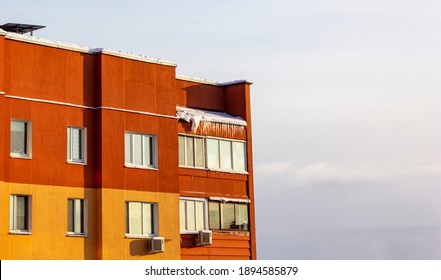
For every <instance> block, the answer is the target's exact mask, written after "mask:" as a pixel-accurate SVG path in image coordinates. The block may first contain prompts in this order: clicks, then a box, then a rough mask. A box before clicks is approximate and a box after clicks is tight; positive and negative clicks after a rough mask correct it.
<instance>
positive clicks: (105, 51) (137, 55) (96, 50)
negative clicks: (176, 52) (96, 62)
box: [91, 48, 177, 67]
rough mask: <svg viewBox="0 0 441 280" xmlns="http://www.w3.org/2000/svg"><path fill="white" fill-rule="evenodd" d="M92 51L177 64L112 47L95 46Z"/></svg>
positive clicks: (157, 62)
mask: <svg viewBox="0 0 441 280" xmlns="http://www.w3.org/2000/svg"><path fill="white" fill-rule="evenodd" d="M91 51H92V52H93V53H102V54H108V55H113V56H119V57H122V58H128V59H133V60H139V61H145V62H151V63H156V64H162V65H168V66H175V67H176V66H177V65H176V64H175V63H173V62H171V61H169V60H163V59H160V58H154V57H151V56H145V55H142V54H135V53H131V52H125V51H117V50H113V49H106V48H95V49H92V50H91Z"/></svg>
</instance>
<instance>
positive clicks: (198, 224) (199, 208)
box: [196, 201, 205, 231]
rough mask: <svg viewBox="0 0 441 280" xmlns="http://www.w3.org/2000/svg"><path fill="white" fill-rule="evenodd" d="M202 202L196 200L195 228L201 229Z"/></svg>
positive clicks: (202, 223) (202, 227)
mask: <svg viewBox="0 0 441 280" xmlns="http://www.w3.org/2000/svg"><path fill="white" fill-rule="evenodd" d="M204 216H205V215H204V202H202V201H196V230H197V231H199V230H203V229H204V224H205V220H204Z"/></svg>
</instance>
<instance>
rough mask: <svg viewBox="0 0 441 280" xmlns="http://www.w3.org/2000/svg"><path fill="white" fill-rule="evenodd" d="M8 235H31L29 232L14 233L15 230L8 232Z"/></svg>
mask: <svg viewBox="0 0 441 280" xmlns="http://www.w3.org/2000/svg"><path fill="white" fill-rule="evenodd" d="M9 234H16V235H31V234H32V232H31V231H15V230H10V231H9Z"/></svg>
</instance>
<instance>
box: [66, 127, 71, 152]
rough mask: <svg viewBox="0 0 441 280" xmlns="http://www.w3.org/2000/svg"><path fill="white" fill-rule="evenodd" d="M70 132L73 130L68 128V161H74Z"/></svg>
mask: <svg viewBox="0 0 441 280" xmlns="http://www.w3.org/2000/svg"><path fill="white" fill-rule="evenodd" d="M70 130H71V128H70V127H68V128H67V159H68V160H71V159H72V139H71V133H70Z"/></svg>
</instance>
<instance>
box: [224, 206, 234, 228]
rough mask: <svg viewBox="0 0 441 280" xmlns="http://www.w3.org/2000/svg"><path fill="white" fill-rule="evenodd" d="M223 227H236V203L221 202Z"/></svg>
mask: <svg viewBox="0 0 441 280" xmlns="http://www.w3.org/2000/svg"><path fill="white" fill-rule="evenodd" d="M221 211H222V229H235V228H236V221H235V220H234V204H221Z"/></svg>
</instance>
